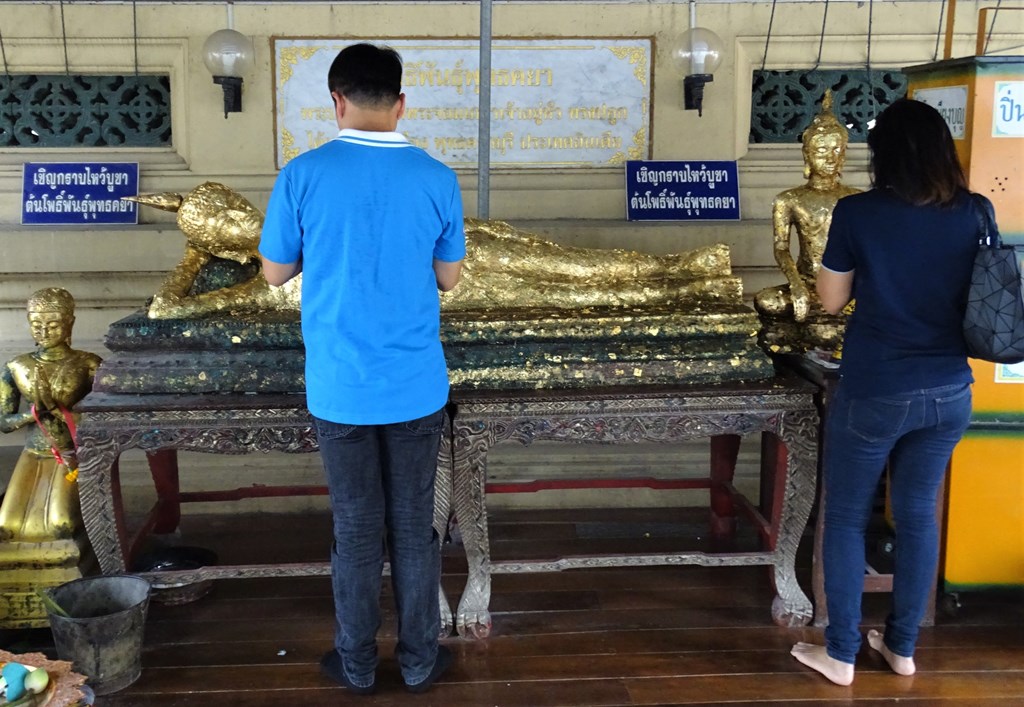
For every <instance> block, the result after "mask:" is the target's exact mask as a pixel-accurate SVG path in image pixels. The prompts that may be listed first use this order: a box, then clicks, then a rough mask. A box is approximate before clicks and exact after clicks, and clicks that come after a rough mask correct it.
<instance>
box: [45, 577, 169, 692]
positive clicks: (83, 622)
mask: <svg viewBox="0 0 1024 707" xmlns="http://www.w3.org/2000/svg"><path fill="white" fill-rule="evenodd" d="M46 592H47V594H49V595H50V598H51V599H53V600H54V601H55V602H56V603H57V605H58V606H60V607H61V608H62V609H64V611H66V612H67V613H68V616H60V615H58V614H57V613H54V611H52V610H51V609H49V608H48V609H47V614H48V615H49V618H50V629H51V630H52V631H53V641H54V644H55V645H56V647H57V655H58V656H59V657H60V658H61V660H69V661H71V662H72V663H73V666H74V670H75V671H77V672H79V673H82V674H83V675H85V676H86V677H87V678H88V680H87V684H88V685H90V686H91V687H92V689H93V691H94V692H95V693H96V694H97V695H108V694H110V693H112V692H117V691H118V690H122V689H124V688H126V687H128V686H129V685H131V684H132V683H133V682H135V681H136V680H138V678H139V675H141V674H142V634H143V629H144V628H145V624H146V610H147V609H148V607H149V582H147V581H146V580H144V579H142V578H141V577H135V576H133V575H117V576H111V577H86V578H85V579H76V580H75V581H73V582H68V583H67V584H62V585H60V586H58V587H53V588H51V589H48V590H46Z"/></svg>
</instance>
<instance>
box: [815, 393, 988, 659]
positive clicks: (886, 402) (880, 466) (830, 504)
mask: <svg viewBox="0 0 1024 707" xmlns="http://www.w3.org/2000/svg"><path fill="white" fill-rule="evenodd" d="M970 417H971V389H970V386H968V385H961V384H957V385H949V386H942V387H938V388H930V389H927V390H918V391H913V392H909V393H899V394H896V395H892V396H886V397H880V398H857V399H852V400H851V399H849V398H847V397H846V395H845V394H844V392H843V385H842V382H840V384H839V389H838V391H837V392H836V395H835V396H834V398H833V400H832V401H831V402H830V403H829V411H828V421H827V423H826V428H825V440H824V442H825V465H824V477H825V479H824V483H825V530H824V533H825V535H824V538H823V543H824V544H823V550H822V555H823V561H824V570H825V593H826V595H827V597H828V619H829V625H828V628H826V629H825V644H826V647H827V649H828V654H829V655H830V656H832V657H833V658H835V659H836V660H840V661H843V662H844V663H853V662H854V658H855V656H856V655H857V651H858V649H859V648H860V641H861V637H860V631H859V628H858V627H859V624H860V619H861V597H862V595H863V589H864V566H865V550H864V542H865V533H866V531H867V527H868V521H869V520H870V517H871V512H872V507H873V505H874V499H875V495H876V492H877V490H878V482H879V479H880V478H881V476H882V472H883V471H884V469H885V463H886V460H888V461H889V475H890V486H889V497H890V501H891V503H892V512H893V518H894V521H895V525H896V554H895V566H894V570H893V591H892V613H891V614H890V615H889V617H888V619H886V626H885V644H886V646H888V648H889V650H891V651H892V652H893V653H895V654H896V655H900V656H904V657H908V658H909V657H912V656H913V655H914V645H915V644H916V642H917V634H918V626H919V625H920V623H921V618H922V617H923V616H924V611H925V603H926V602H927V601H928V596H929V594H930V592H931V588H932V584H933V582H934V581H935V568H936V566H937V563H938V554H939V550H938V548H939V531H938V527H937V523H936V522H935V504H936V496H937V494H938V490H939V486H940V485H941V484H942V482H943V479H944V478H945V473H946V467H947V465H948V463H949V457H950V455H951V454H952V452H953V447H955V446H956V443H957V442H958V441H959V440H960V437H961V436H962V435H963V433H964V430H966V429H967V425H968V423H969V422H970Z"/></svg>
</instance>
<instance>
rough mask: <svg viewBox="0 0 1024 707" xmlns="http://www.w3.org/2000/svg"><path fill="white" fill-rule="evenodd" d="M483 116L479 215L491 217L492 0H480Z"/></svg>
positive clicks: (479, 138)
mask: <svg viewBox="0 0 1024 707" xmlns="http://www.w3.org/2000/svg"><path fill="white" fill-rule="evenodd" d="M479 111H480V117H479V119H478V120H477V124H478V126H479V134H478V136H477V141H476V145H477V148H476V155H477V158H476V165H477V167H476V169H477V178H476V183H477V187H476V216H477V218H480V219H488V218H490V217H491V0H480V105H479Z"/></svg>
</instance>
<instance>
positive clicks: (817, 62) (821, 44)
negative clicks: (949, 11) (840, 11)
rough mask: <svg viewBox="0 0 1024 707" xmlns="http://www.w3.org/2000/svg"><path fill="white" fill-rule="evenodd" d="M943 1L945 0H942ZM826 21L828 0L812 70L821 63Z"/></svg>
mask: <svg viewBox="0 0 1024 707" xmlns="http://www.w3.org/2000/svg"><path fill="white" fill-rule="evenodd" d="M943 2H945V0H943ZM827 21H828V0H825V12H824V14H822V16H821V37H819V38H818V58H817V59H816V60H815V62H814V69H811V71H814V70H815V69H817V68H818V66H820V65H821V50H822V48H823V47H824V46H825V23H826V22H827Z"/></svg>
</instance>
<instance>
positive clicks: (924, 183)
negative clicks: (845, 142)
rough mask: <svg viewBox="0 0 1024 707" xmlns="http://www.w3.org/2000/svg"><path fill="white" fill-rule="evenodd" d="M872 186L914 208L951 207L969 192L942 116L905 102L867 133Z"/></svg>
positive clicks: (881, 115)
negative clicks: (915, 206) (884, 190)
mask: <svg viewBox="0 0 1024 707" xmlns="http://www.w3.org/2000/svg"><path fill="white" fill-rule="evenodd" d="M868 147H869V148H871V172H872V180H873V183H874V185H875V186H876V187H878V188H881V189H884V188H889V189H892V191H893V192H894V193H895V194H896V195H897V196H898V197H900V198H901V199H903V200H904V201H908V202H910V203H911V204H917V205H924V204H936V205H939V206H944V205H947V204H951V203H952V202H953V201H954V200H955V199H956V197H957V195H958V194H960V193H961V192H963V191H965V190H966V189H967V178H966V177H965V176H964V171H963V168H962V167H961V166H960V159H959V158H958V157H957V154H956V146H955V145H954V144H953V136H952V135H951V134H950V132H949V127H948V126H947V125H946V121H945V120H943V118H942V116H941V115H940V114H939V112H938V111H937V110H935V109H934V108H932V107H931V106H930V105H928V104H926V103H922V102H920V101H914V100H910V99H907V98H901V99H899V100H898V101H896V102H894V103H892V104H891V105H890V106H889V107H888V108H886V109H885V110H883V111H882V112H881V113H879V115H878V118H876V120H875V127H873V128H872V129H871V130H870V131H869V132H868Z"/></svg>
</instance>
